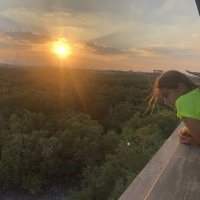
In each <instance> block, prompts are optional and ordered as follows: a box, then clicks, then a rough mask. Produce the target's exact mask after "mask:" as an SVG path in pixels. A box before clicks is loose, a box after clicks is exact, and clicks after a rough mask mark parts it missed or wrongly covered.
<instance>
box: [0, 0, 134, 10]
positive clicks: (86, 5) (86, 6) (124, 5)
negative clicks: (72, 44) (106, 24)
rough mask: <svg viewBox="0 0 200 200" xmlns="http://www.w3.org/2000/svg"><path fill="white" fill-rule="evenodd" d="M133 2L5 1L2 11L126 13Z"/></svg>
mask: <svg viewBox="0 0 200 200" xmlns="http://www.w3.org/2000/svg"><path fill="white" fill-rule="evenodd" d="M132 2H134V1H133V0H123V1H121V0H101V1H99V0H79V1H77V0H56V1H55V0H42V1H41V0H34V1H33V0H20V1H19V0H3V1H1V2H0V8H1V10H4V9H7V8H29V9H37V10H43V11H44V10H48V11H50V10H62V11H73V12H98V11H99V12H104V11H105V12H118V13H119V12H125V11H127V10H130V4H132Z"/></svg>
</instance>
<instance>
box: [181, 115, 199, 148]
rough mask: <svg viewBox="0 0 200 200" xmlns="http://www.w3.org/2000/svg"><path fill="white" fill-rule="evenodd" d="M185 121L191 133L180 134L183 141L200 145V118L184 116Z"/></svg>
mask: <svg viewBox="0 0 200 200" xmlns="http://www.w3.org/2000/svg"><path fill="white" fill-rule="evenodd" d="M183 122H184V124H185V127H186V130H187V131H188V133H189V134H188V135H184V134H180V141H181V143H184V144H192V145H200V120H197V119H192V118H183Z"/></svg>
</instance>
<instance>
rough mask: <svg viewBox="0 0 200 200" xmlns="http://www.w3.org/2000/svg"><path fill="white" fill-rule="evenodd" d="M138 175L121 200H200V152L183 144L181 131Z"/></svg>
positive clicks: (175, 132) (175, 133)
mask: <svg viewBox="0 0 200 200" xmlns="http://www.w3.org/2000/svg"><path fill="white" fill-rule="evenodd" d="M183 126H184V125H183V124H182V123H181V124H180V125H179V126H178V127H177V128H176V129H175V131H174V132H173V133H172V135H171V136H170V137H169V138H168V139H167V140H166V142H165V143H164V144H163V145H162V147H161V148H160V149H159V151H158V152H157V153H156V154H155V155H154V156H153V157H152V159H151V160H150V161H149V162H148V163H147V165H146V166H145V167H144V169H143V170H142V171H141V172H140V173H139V174H138V176H137V177H136V178H135V179H134V181H133V182H132V183H131V184H130V185H129V187H128V188H127V190H126V191H125V192H124V193H123V194H122V195H121V197H120V198H119V200H199V199H200V148H199V147H194V146H189V145H184V144H180V142H179V138H178V130H179V129H180V128H181V127H183Z"/></svg>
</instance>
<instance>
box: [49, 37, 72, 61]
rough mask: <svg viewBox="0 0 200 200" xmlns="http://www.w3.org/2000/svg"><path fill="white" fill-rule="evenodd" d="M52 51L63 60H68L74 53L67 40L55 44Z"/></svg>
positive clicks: (60, 40)
mask: <svg viewBox="0 0 200 200" xmlns="http://www.w3.org/2000/svg"><path fill="white" fill-rule="evenodd" d="M52 51H53V53H54V54H56V55H57V56H58V57H59V58H61V59H64V58H67V57H68V56H69V55H70V54H71V53H72V52H71V47H70V45H69V43H68V42H67V41H66V40H65V39H59V40H57V41H55V42H53V45H52Z"/></svg>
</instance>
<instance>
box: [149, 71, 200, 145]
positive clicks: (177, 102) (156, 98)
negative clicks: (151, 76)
mask: <svg viewBox="0 0 200 200" xmlns="http://www.w3.org/2000/svg"><path fill="white" fill-rule="evenodd" d="M157 102H161V103H163V104H165V105H167V106H170V107H175V108H176V111H177V117H178V118H180V119H181V120H182V121H183V122H184V124H185V127H184V128H182V129H181V130H180V132H179V136H180V142H181V143H183V144H192V145H200V88H199V87H198V86H197V85H196V84H194V83H193V82H192V81H191V80H190V79H189V78H188V77H187V76H186V75H185V74H183V73H181V72H178V71H175V70H171V71H167V72H164V73H163V74H161V75H160V76H159V77H158V78H157V79H156V81H155V83H154V87H153V92H152V96H151V98H150V100H149V107H150V108H152V109H153V108H154V107H155V105H156V103H157Z"/></svg>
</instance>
